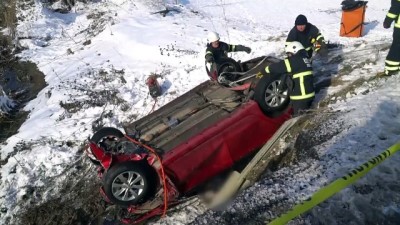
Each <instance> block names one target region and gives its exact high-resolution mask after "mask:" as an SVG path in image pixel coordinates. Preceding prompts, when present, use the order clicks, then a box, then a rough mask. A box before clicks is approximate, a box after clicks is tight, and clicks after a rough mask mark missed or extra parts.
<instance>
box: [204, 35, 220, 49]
mask: <svg viewBox="0 0 400 225" xmlns="http://www.w3.org/2000/svg"><path fill="white" fill-rule="evenodd" d="M207 40H208V43H210V44H211V46H212V47H213V48H218V46H219V34H218V33H216V32H210V33H208V35H207Z"/></svg>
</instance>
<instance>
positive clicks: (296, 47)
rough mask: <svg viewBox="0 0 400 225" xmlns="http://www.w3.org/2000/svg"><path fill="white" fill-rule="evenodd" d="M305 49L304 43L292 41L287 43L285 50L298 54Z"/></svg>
mask: <svg viewBox="0 0 400 225" xmlns="http://www.w3.org/2000/svg"><path fill="white" fill-rule="evenodd" d="M302 49H304V47H303V45H302V44H301V43H300V42H298V41H292V42H289V43H287V44H286V45H285V52H286V53H292V54H294V55H295V54H296V53H297V52H298V51H300V50H302Z"/></svg>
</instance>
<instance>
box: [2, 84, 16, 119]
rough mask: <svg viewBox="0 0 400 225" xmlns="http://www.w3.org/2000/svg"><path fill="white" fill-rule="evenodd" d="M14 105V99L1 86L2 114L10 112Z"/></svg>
mask: <svg viewBox="0 0 400 225" xmlns="http://www.w3.org/2000/svg"><path fill="white" fill-rule="evenodd" d="M14 105H15V103H14V102H13V100H12V99H10V98H9V97H8V96H7V95H6V93H4V91H3V88H2V87H1V86H0V116H1V115H3V114H6V113H8V112H10V110H11V109H12V108H13V107H14Z"/></svg>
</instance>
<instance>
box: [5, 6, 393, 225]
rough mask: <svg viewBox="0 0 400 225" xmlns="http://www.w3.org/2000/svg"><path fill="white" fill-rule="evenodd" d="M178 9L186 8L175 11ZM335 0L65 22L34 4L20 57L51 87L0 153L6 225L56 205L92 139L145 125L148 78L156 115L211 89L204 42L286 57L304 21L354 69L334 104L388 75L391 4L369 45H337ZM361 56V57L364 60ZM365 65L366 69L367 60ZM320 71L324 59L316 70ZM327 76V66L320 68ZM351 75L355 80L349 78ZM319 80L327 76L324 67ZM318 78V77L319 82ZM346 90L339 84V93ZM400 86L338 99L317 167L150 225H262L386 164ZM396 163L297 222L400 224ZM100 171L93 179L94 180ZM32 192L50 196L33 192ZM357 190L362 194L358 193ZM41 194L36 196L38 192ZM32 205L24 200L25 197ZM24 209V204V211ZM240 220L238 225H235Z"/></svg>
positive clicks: (377, 15)
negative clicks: (297, 23)
mask: <svg viewBox="0 0 400 225" xmlns="http://www.w3.org/2000/svg"><path fill="white" fill-rule="evenodd" d="M176 2H178V3H179V4H176ZM340 3H341V1H339V0H330V1H327V0H324V1H316V0H303V1H296V0H286V1H278V0H269V1H263V0H253V1H234V0H220V1H217V0H213V1H197V0H185V1H151V0H143V1H128V0H104V1H96V2H95V3H88V4H85V5H83V4H81V3H78V4H77V5H76V6H75V7H74V8H73V9H72V11H71V13H69V14H60V13H55V12H52V11H50V10H48V9H45V8H43V7H42V5H41V4H40V3H39V1H35V7H33V8H31V9H29V10H26V11H19V14H20V16H21V17H20V18H22V17H24V19H23V20H21V21H20V22H19V25H18V32H19V36H21V37H30V38H29V39H22V40H21V45H22V46H24V47H27V48H28V49H26V50H24V51H23V52H22V53H21V54H20V55H19V56H20V57H22V58H23V59H24V60H31V61H33V62H35V63H37V65H38V68H39V69H40V70H41V71H42V72H43V73H44V74H45V75H46V77H45V79H46V82H47V83H48V86H46V87H45V88H44V89H43V90H42V91H41V92H40V93H39V94H38V96H37V98H36V99H34V100H32V101H31V102H30V103H29V104H27V106H26V107H25V110H29V111H30V114H29V116H28V119H27V121H26V122H25V123H24V124H23V125H22V126H21V128H20V130H19V132H18V133H17V134H16V135H14V136H12V137H10V138H9V139H8V140H7V141H6V142H5V143H3V144H1V145H0V148H1V152H0V153H1V159H2V161H5V162H6V163H5V164H4V165H2V167H1V183H0V208H1V212H0V224H12V223H16V224H17V222H16V221H15V220H14V219H13V218H15V217H16V216H17V215H18V214H19V211H20V210H22V209H23V208H24V207H27V206H28V205H29V204H30V202H32V204H33V203H35V204H40V203H43V202H45V201H47V200H49V199H52V198H54V197H56V196H58V195H59V193H58V192H57V190H59V189H60V188H61V187H60V185H61V183H62V181H63V180H65V179H66V177H67V176H68V174H70V173H65V168H66V167H69V165H71V164H73V163H74V162H75V161H76V160H78V159H79V158H80V157H81V152H79V149H80V147H81V145H82V143H83V142H84V140H85V139H86V138H87V137H88V136H89V135H90V134H92V133H93V129H95V128H97V127H99V126H103V125H107V126H114V127H118V128H121V126H122V124H123V123H125V122H129V121H132V120H134V119H137V118H140V117H142V116H144V115H146V114H147V113H148V112H149V111H150V110H151V108H152V106H153V104H154V102H153V99H152V98H151V97H150V96H149V95H148V90H147V87H146V86H145V85H144V83H145V79H146V77H147V76H148V75H149V74H151V73H157V74H161V75H162V76H163V78H162V79H160V82H161V83H162V87H163V92H164V94H163V96H161V97H159V99H158V101H157V103H156V108H159V107H160V106H162V105H164V104H166V103H167V102H169V101H171V100H172V99H174V98H176V97H177V96H179V95H181V94H183V93H185V92H186V91H188V90H190V89H191V88H192V87H194V86H196V85H197V84H199V83H201V82H202V81H205V80H207V79H208V78H207V75H206V73H205V69H204V53H205V45H206V34H207V32H208V31H211V30H214V31H217V32H219V33H220V35H221V39H222V40H223V41H226V42H228V43H232V44H243V45H246V46H249V47H251V48H252V52H251V53H250V54H246V53H233V54H232V57H233V58H235V59H241V60H246V59H250V58H253V57H256V56H261V55H266V54H272V55H276V56H280V55H282V50H283V46H284V42H285V39H286V35H287V33H288V31H289V30H290V29H291V28H292V26H293V24H294V20H295V18H296V16H297V15H298V14H305V15H306V16H307V18H308V20H309V21H310V22H311V23H313V24H315V25H316V26H318V27H319V28H320V30H321V32H322V34H323V35H324V36H325V39H327V40H329V41H331V42H336V43H340V44H343V45H344V48H343V51H342V52H341V54H342V55H344V56H345V55H346V54H348V55H351V57H350V59H347V62H349V61H351V60H353V59H352V57H354V61H355V62H357V63H356V64H357V66H353V65H352V64H350V65H342V64H339V65H338V68H336V70H335V72H336V73H333V74H330V76H331V77H332V78H336V77H340V79H339V80H340V81H341V82H338V83H336V84H335V85H332V86H330V87H328V88H327V89H326V90H323V91H321V92H320V95H319V99H321V98H322V97H326V95H332V94H334V93H335V92H338V91H339V90H341V89H342V88H343V86H344V85H345V84H349V83H351V82H352V81H355V80H357V79H359V78H366V79H367V78H369V77H371V76H374V75H375V74H376V72H378V71H382V70H383V66H384V59H385V56H386V54H387V49H383V51H380V48H379V47H376V46H377V45H379V44H390V42H391V36H392V31H393V30H392V29H393V28H391V29H389V30H385V29H383V27H382V25H381V24H382V22H383V19H384V18H385V15H386V13H387V10H388V9H389V6H390V2H389V1H384V2H383V1H376V0H375V1H369V2H368V8H367V13H366V18H365V22H366V26H365V35H364V36H363V37H361V38H343V37H339V35H338V34H339V29H340V18H341V6H340ZM165 5H169V6H171V7H173V9H175V10H176V11H172V12H170V13H168V14H167V15H166V16H165V17H163V16H162V15H161V14H159V13H156V14H153V12H156V11H159V10H163V9H164V6H165ZM363 57H364V58H363ZM359 58H363V59H365V58H368V59H370V61H362V62H359V61H357V59H359ZM316 62H318V61H316ZM317 65H321V67H322V66H324V67H325V66H326V67H327V65H324V64H323V63H322V64H318V63H316V66H317ZM349 66H350V68H351V70H347V71H349V72H348V73H346V72H343V71H346V70H345V69H346V68H348V67H349ZM319 69H320V71H321V70H322V71H323V68H319ZM317 79H318V78H317ZM341 84H342V85H341ZM399 84H400V77H399V76H394V77H390V78H388V79H380V80H378V81H376V82H374V84H373V85H370V84H367V83H366V84H364V85H361V86H360V87H359V88H357V89H355V90H353V91H352V92H351V93H349V94H348V95H346V96H345V98H335V99H332V102H335V103H332V104H330V105H329V106H328V109H329V110H323V111H322V112H321V113H327V114H335V117H334V119H332V118H331V117H329V118H330V119H328V121H322V122H323V124H325V123H326V124H328V125H329V126H328V125H326V126H327V127H326V129H323V128H324V127H323V126H322V127H320V128H319V129H320V130H321V132H322V133H323V132H328V130H331V129H334V128H335V129H337V132H336V133H335V135H334V136H333V137H332V138H331V139H329V140H326V141H325V142H322V143H319V144H318V145H316V146H313V147H312V149H304V151H306V152H308V151H311V150H312V151H313V152H314V155H315V156H314V157H304V158H302V159H301V160H299V161H298V162H297V163H295V164H290V165H289V166H287V167H283V168H280V169H279V170H277V171H274V172H273V173H271V172H267V173H266V176H265V178H264V179H262V180H261V181H260V182H258V183H257V184H256V185H254V186H252V187H251V188H249V189H248V190H246V191H245V192H244V193H243V194H241V195H240V196H239V197H238V198H237V199H236V200H235V201H234V202H233V203H232V204H231V205H230V206H228V208H227V210H225V211H222V212H212V211H207V210H206V208H205V206H204V205H201V204H200V205H195V206H190V207H187V208H185V209H184V210H182V211H180V212H175V213H172V214H169V215H168V216H167V217H165V218H162V219H161V220H159V221H157V222H153V224H174V225H175V224H189V223H192V224H262V223H261V222H260V221H269V220H271V219H272V218H275V217H276V216H277V215H279V214H280V213H283V212H285V211H286V210H288V209H289V208H290V207H291V206H293V204H294V203H296V202H299V201H301V200H304V199H306V198H307V197H309V196H310V195H311V194H312V193H313V192H314V191H316V190H318V189H319V188H321V187H322V186H324V185H326V184H327V183H329V182H330V181H333V180H335V179H336V178H338V177H341V176H343V175H344V174H346V173H347V172H348V171H349V170H350V169H352V168H354V167H356V166H357V165H359V164H361V163H364V162H365V161H367V160H369V159H370V158H371V157H373V156H375V155H377V154H379V153H380V152H381V151H383V150H384V149H385V148H387V147H389V146H391V145H392V144H394V143H396V142H397V141H399V140H400V116H399V114H400V89H399V88H398V86H399ZM399 163H400V156H399V154H397V155H394V156H393V157H392V158H391V159H388V160H387V161H385V162H384V163H383V164H382V165H380V166H379V167H378V168H376V169H374V170H373V171H372V172H370V173H369V174H368V175H367V176H366V177H364V178H362V179H361V180H360V181H358V182H357V183H356V184H355V185H354V186H350V187H348V188H347V189H345V190H343V191H342V192H340V193H339V194H337V195H335V196H334V197H333V198H331V199H330V200H328V201H327V202H326V203H323V204H321V205H320V206H318V207H316V208H315V209H313V210H312V211H311V213H309V214H306V215H305V216H304V217H302V218H300V219H297V220H295V221H293V222H292V223H293V224H303V223H311V224H395V222H392V221H400V183H399V180H400V179H399V172H400V171H399V169H398V168H397V167H396V165H399ZM93 172H94V171H93ZM32 190H44V191H43V193H40V194H38V193H33V194H32ZM360 190H361V191H360ZM33 192H35V191H33ZM27 198H28V199H30V201H27V200H26V199H27ZM24 202H26V203H24ZM235 221H236V222H235Z"/></svg>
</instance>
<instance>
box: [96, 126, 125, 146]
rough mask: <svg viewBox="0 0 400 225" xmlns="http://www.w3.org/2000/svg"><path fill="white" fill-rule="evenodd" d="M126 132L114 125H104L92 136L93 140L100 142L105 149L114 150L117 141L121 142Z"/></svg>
mask: <svg viewBox="0 0 400 225" xmlns="http://www.w3.org/2000/svg"><path fill="white" fill-rule="evenodd" d="M123 137H124V134H123V133H122V132H121V131H120V130H118V129H116V128H113V127H103V128H101V129H100V130H99V131H97V132H96V133H95V134H93V136H92V138H90V141H91V142H94V143H96V144H98V145H99V146H100V147H102V148H103V149H104V150H105V151H112V149H113V148H114V147H115V145H116V143H117V142H119V140H120V139H121V138H123Z"/></svg>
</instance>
